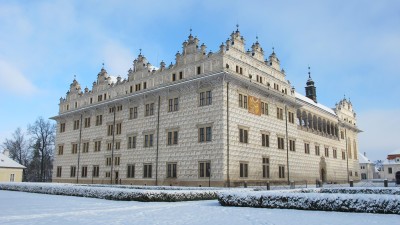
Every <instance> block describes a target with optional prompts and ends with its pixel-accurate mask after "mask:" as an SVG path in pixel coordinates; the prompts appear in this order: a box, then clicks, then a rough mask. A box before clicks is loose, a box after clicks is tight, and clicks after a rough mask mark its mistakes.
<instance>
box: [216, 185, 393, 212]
mask: <svg viewBox="0 0 400 225" xmlns="http://www.w3.org/2000/svg"><path fill="white" fill-rule="evenodd" d="M329 191H332V192H329ZM342 191H343V193H346V191H347V192H352V191H351V190H348V189H347V190H342ZM358 191H359V193H358V194H357V193H355V192H354V193H351V194H349V193H346V194H342V193H341V191H340V189H323V190H322V192H321V193H319V192H320V190H319V189H308V190H304V189H302V190H297V191H295V190H290V191H258V192H234V191H233V192H232V191H226V192H220V193H219V194H218V201H219V203H220V204H221V205H223V206H243V207H257V208H281V209H302V210H321V211H339V212H366V213H387V214H400V196H399V195H396V194H386V193H380V194H364V193H362V191H361V189H359V190H358ZM392 191H393V192H396V190H392ZM397 191H398V190H397ZM328 192H329V193H328ZM375 192H379V191H378V190H375ZM382 192H384V190H382ZM338 193H339V194H338Z"/></svg>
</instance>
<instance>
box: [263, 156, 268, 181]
mask: <svg viewBox="0 0 400 225" xmlns="http://www.w3.org/2000/svg"><path fill="white" fill-rule="evenodd" d="M262 173H263V178H269V158H267V157H263V158H262Z"/></svg>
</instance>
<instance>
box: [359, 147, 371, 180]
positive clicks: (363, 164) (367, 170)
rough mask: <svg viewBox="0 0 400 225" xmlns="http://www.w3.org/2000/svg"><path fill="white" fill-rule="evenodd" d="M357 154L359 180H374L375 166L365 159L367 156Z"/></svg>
mask: <svg viewBox="0 0 400 225" xmlns="http://www.w3.org/2000/svg"><path fill="white" fill-rule="evenodd" d="M358 154H359V159H358V160H359V163H360V174H361V180H369V179H374V178H375V177H374V172H375V164H374V163H373V162H371V160H369V159H368V158H367V154H366V153H365V152H364V154H361V153H358Z"/></svg>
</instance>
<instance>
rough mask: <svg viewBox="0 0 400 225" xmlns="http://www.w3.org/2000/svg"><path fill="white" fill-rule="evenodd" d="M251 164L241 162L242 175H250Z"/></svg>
mask: <svg viewBox="0 0 400 225" xmlns="http://www.w3.org/2000/svg"><path fill="white" fill-rule="evenodd" d="M248 170H249V164H248V163H244V162H241V163H240V177H248Z"/></svg>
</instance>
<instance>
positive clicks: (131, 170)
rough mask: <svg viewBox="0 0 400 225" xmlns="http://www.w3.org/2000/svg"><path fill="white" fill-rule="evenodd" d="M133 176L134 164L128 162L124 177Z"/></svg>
mask: <svg viewBox="0 0 400 225" xmlns="http://www.w3.org/2000/svg"><path fill="white" fill-rule="evenodd" d="M134 177H135V164H128V169H127V173H126V178H134Z"/></svg>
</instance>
